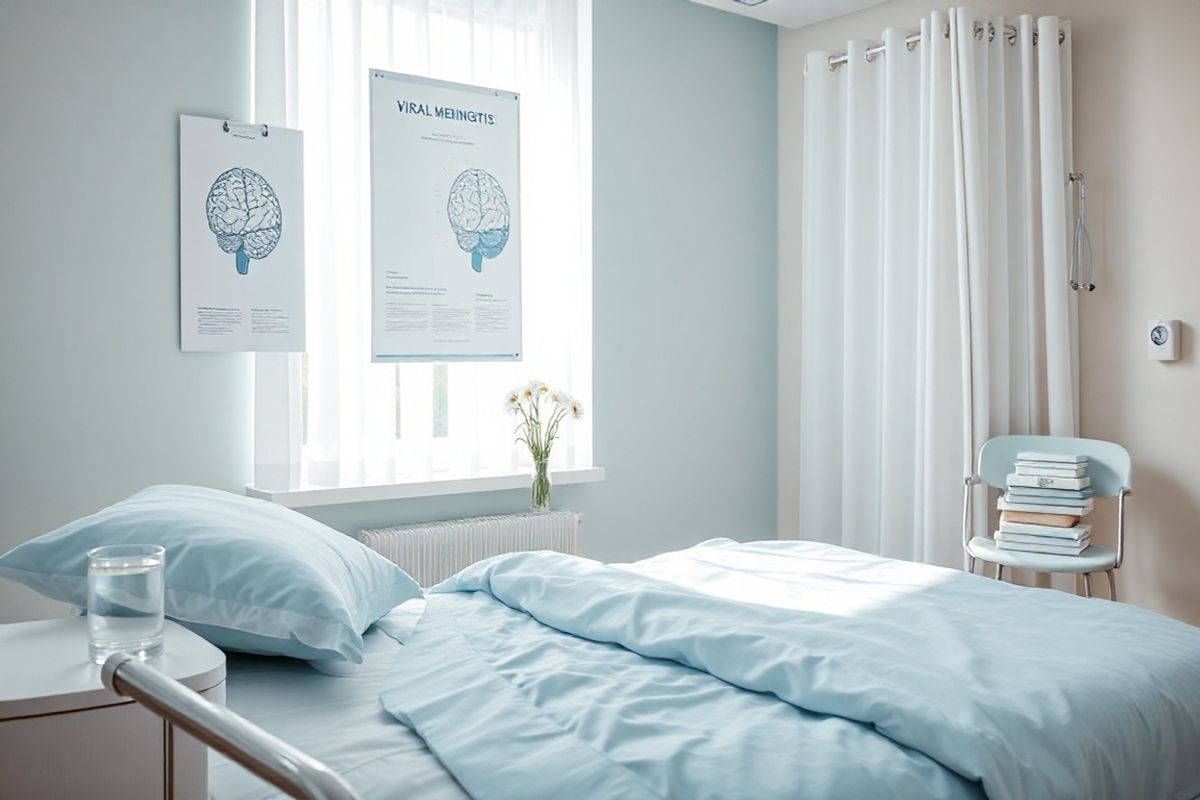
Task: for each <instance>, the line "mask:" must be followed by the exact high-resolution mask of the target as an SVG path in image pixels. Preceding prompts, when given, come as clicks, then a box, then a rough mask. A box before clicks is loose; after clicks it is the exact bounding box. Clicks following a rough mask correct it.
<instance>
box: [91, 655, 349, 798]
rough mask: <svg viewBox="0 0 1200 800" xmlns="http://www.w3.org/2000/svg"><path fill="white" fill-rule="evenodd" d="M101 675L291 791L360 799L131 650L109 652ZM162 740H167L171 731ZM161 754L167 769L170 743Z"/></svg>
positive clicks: (332, 775) (316, 765)
mask: <svg viewBox="0 0 1200 800" xmlns="http://www.w3.org/2000/svg"><path fill="white" fill-rule="evenodd" d="M100 677H101V680H102V681H103V682H104V685H105V687H107V688H108V689H109V690H111V691H113V692H115V693H117V694H119V695H123V696H126V697H130V698H133V699H134V700H135V701H137V702H138V703H139V704H141V705H142V706H144V707H146V708H147V709H149V710H150V711H152V712H153V713H154V714H156V715H158V716H159V717H161V718H162V720H163V722H165V723H166V724H167V726H168V733H169V728H170V727H172V726H174V727H178V728H179V729H180V730H182V731H184V732H186V733H188V734H190V735H191V736H192V737H194V738H195V739H197V740H198V741H200V742H203V743H204V744H206V745H208V746H209V747H211V748H212V749H214V750H216V751H217V752H219V753H221V754H222V755H224V756H226V757H228V758H230V759H232V760H233V761H236V762H237V763H238V764H241V765H242V766H243V767H245V768H246V769H248V770H250V772H252V773H254V774H255V775H257V776H258V777H260V778H262V779H263V780H265V781H267V782H269V783H271V784H272V785H274V786H276V787H277V788H279V789H280V790H281V791H284V792H286V793H287V794H289V795H291V796H292V797H299V798H303V799H304V800H358V795H357V794H355V792H354V790H353V789H351V788H350V786H349V784H347V783H346V782H345V781H344V780H343V779H342V777H341V776H340V775H338V774H337V773H336V772H334V771H333V770H332V769H330V768H329V767H327V766H326V765H324V764H322V763H321V762H320V761H317V760H316V759H315V758H312V757H311V756H308V755H306V754H304V753H302V752H300V751H299V750H297V749H296V748H295V747H292V746H291V745H290V744H288V743H287V742H285V741H283V740H282V739H279V738H277V737H275V736H272V735H271V734H269V733H267V732H266V731H264V730H263V729H262V728H259V727H258V726H256V725H253V724H251V723H250V722H248V721H246V720H245V719H243V718H242V717H239V716H238V715H237V714H235V713H233V712H232V711H230V710H229V709H227V708H224V707H222V706H218V705H214V704H212V703H210V702H209V701H207V700H205V699H204V698H203V697H201V696H200V695H199V694H197V693H196V692H194V691H192V690H191V689H189V688H187V687H186V686H184V685H183V684H181V683H179V682H177V681H175V680H172V679H171V678H169V677H167V676H166V675H164V674H162V673H161V672H159V671H158V670H156V669H154V668H153V667H151V666H148V665H147V664H145V663H143V662H141V661H138V660H137V659H135V658H133V657H132V656H128V655H125V654H124V653H118V654H116V655H114V656H110V657H109V659H108V660H107V661H105V662H104V666H103V668H102V669H101V672H100ZM166 741H168V742H169V741H171V737H170V736H169V735H168V736H167V737H166ZM163 758H164V759H165V760H166V763H165V764H164V765H163V766H164V767H165V769H166V774H171V772H172V770H173V763H172V762H173V754H172V753H171V750H170V748H168V749H167V751H166V753H165V754H164V756H163ZM171 785H172V784H171V782H170V781H168V782H167V786H171ZM168 800H170V798H169V797H168Z"/></svg>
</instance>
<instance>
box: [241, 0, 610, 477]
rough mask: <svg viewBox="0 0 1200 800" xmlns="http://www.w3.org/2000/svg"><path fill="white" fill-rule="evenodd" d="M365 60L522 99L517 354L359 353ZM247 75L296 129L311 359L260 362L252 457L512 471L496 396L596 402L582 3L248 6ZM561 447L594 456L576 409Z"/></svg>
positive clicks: (512, 453) (272, 461) (566, 456)
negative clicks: (386, 356) (452, 357)
mask: <svg viewBox="0 0 1200 800" xmlns="http://www.w3.org/2000/svg"><path fill="white" fill-rule="evenodd" d="M368 68H380V69H386V70H392V71H396V72H406V73H411V74H420V75H427V76H430V77H434V78H441V79H444V80H452V81H459V82H463V83H474V84H479V85H485V86H495V87H498V88H502V89H510V90H514V91H517V92H520V93H521V115H522V116H521V183H522V192H521V204H522V205H521V210H522V216H523V226H524V227H523V229H522V238H523V247H522V270H523V275H522V292H523V296H522V306H523V328H524V347H523V349H524V351H525V360H524V361H523V362H519V363H478V364H460V363H452V364H372V363H370V353H369V339H370V331H369V325H370V319H369V313H370V285H369V276H370V235H369V234H370V231H369V224H370V219H369V208H370V206H369V202H370V200H369V189H370V176H369V161H370V149H369V141H368V135H369V132H368V124H367V85H366V83H367V82H366V75H367V70H368ZM255 69H256V75H255V89H256V96H255V107H256V110H257V112H258V120H259V121H266V122H268V123H269V122H271V121H272V119H271V116H272V112H275V113H274V116H275V117H276V118H281V119H279V121H283V120H282V118H286V121H287V124H288V125H289V126H293V127H298V128H300V129H301V130H303V131H304V151H305V153H304V156H305V158H304V168H305V229H306V230H305V258H306V283H307V296H308V305H307V318H308V320H307V328H308V330H307V339H308V351H307V353H305V354H304V355H303V357H293V359H292V360H291V361H290V362H289V366H288V368H287V369H281V368H271V367H270V363H271V359H281V358H287V357H281V356H270V355H260V356H259V359H260V362H259V364H260V365H259V368H258V369H257V370H256V374H257V386H258V391H259V393H260V394H259V399H258V400H257V401H256V419H257V421H258V432H257V433H256V463H258V464H260V465H261V464H268V465H276V466H278V465H280V464H282V463H287V464H288V465H289V466H290V469H289V470H288V474H289V475H290V478H289V480H290V482H291V483H295V482H296V481H297V480H299V481H301V482H304V483H312V484H317V485H326V486H337V485H352V484H357V483H390V482H394V481H397V480H421V479H428V478H432V477H436V476H438V475H440V474H447V475H449V474H453V475H455V476H470V475H477V474H489V473H504V472H512V471H514V470H516V469H518V468H521V467H522V466H523V464H525V463H527V462H528V454H527V453H524V452H522V451H521V449H520V448H519V447H517V446H515V445H514V443H513V436H512V418H511V417H508V416H506V415H505V414H504V413H503V410H502V406H501V403H502V400H503V395H504V392H505V390H507V389H509V388H511V387H513V386H516V385H520V384H522V383H524V382H525V381H527V380H529V379H530V378H539V379H541V380H544V381H547V382H549V383H551V384H552V385H555V386H561V387H562V388H564V389H566V390H568V391H570V392H572V393H574V394H575V395H576V396H578V397H579V398H580V399H581V400H583V402H584V403H585V405H586V406H589V407H590V402H589V401H590V394H591V153H590V147H591V143H590V129H591V122H590V104H591V100H590V5H589V4H588V3H580V2H577V0H523V1H522V2H513V0H257V4H256V8H255ZM289 386H290V387H291V388H288V387H289ZM280 416H285V417H286V418H287V419H288V420H289V421H291V422H290V423H289V424H286V425H284V424H279V419H278V417H280ZM291 423H294V424H291ZM554 457H555V461H556V463H557V464H558V465H559V466H577V465H584V466H586V465H590V463H591V428H590V421H589V419H588V418H587V417H585V418H584V420H582V421H580V422H576V423H575V424H574V425H573V427H572V428H571V429H569V430H564V431H563V435H562V436H561V437H560V440H559V442H558V443H557V444H556V447H555V454H554ZM260 474H261V473H260ZM276 482H277V481H276ZM256 483H261V479H260V477H259V476H258V475H257V474H256Z"/></svg>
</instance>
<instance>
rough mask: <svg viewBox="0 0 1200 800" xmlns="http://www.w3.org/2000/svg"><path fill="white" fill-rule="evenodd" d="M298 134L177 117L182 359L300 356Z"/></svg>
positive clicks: (301, 164) (300, 182)
mask: <svg viewBox="0 0 1200 800" xmlns="http://www.w3.org/2000/svg"><path fill="white" fill-rule="evenodd" d="M303 168H304V149H303V140H302V136H301V134H300V132H299V131H294V130H287V129H285V128H276V127H268V126H266V125H246V124H241V123H236V122H230V121H227V120H221V119H210V118H208V117H192V116H186V115H185V116H180V118H179V302H180V308H179V324H180V339H181V346H182V348H183V350H184V351H186V352H197V351H230V350H243V351H257V352H301V351H303V350H304V191H303V185H304V177H303Z"/></svg>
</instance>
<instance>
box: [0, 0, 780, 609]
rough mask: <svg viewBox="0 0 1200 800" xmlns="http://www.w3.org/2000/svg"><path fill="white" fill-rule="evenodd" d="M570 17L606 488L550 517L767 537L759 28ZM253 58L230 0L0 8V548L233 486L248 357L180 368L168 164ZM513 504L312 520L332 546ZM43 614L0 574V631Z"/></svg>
mask: <svg viewBox="0 0 1200 800" xmlns="http://www.w3.org/2000/svg"><path fill="white" fill-rule="evenodd" d="M593 28H594V43H593V49H594V53H593V57H594V58H593V72H594V90H593V91H594V99H595V103H594V112H593V113H594V120H595V128H594V156H595V164H596V169H595V197H594V208H595V225H594V243H595V267H594V295H595V303H594V321H595V327H594V342H595V354H594V363H595V376H594V378H595V380H594V384H595V396H594V400H593V405H594V408H593V409H592V416H593V419H594V421H595V457H596V461H597V463H598V464H601V465H603V466H604V467H606V468H607V469H608V480H607V481H606V482H605V483H602V484H592V485H588V486H577V487H562V488H560V489H559V490H557V491H556V494H555V499H556V504H558V505H563V506H570V507H573V508H575V509H578V510H580V511H582V512H583V513H584V514H585V522H584V538H583V542H582V546H583V550H584V552H585V553H586V554H588V555H593V556H596V557H599V558H604V559H627V558H634V557H638V556H641V555H645V554H649V553H652V552H657V551H661V550H666V549H669V548H672V547H676V546H680V545H685V544H689V543H691V542H694V541H699V540H701V539H704V538H708V537H711V536H717V535H726V534H728V535H734V536H740V537H745V538H750V537H755V538H761V537H772V536H774V531H775V472H776V471H775V432H776V424H775V394H776V392H775V352H776V350H775V300H774V296H775V290H774V287H775V277H776V267H775V264H776V258H775V255H776V254H775V232H776V230H775V228H776V221H775V220H776V186H775V180H776V178H775V174H776V147H775V141H776V102H775V87H776V72H775V53H776V45H775V38H776V37H775V30H774V29H773V28H771V27H768V26H766V25H763V24H760V23H756V22H752V21H749V20H746V19H744V18H740V17H735V16H733V15H731V14H725V13H721V12H718V11H714V10H712V9H708V8H704V7H702V6H698V5H695V4H692V3H689V2H687V0H594V21H593ZM164 32H169V33H164ZM249 62H250V4H249V2H248V0H209V1H208V2H203V3H201V2H194V1H193V0H156V2H153V3H147V2H144V0H107V2H105V3H94V2H85V1H84V0H75V2H70V3H65V2H55V3H46V2H42V0H0V97H3V100H4V113H3V114H2V115H0V142H3V143H4V146H2V147H0V185H3V186H4V187H5V188H7V189H9V192H8V196H9V201H8V203H7V205H6V207H5V212H4V214H3V215H0V241H3V243H4V246H3V248H2V249H0V311H2V312H3V313H0V373H3V375H4V387H5V389H4V391H3V392H2V393H0V456H2V458H0V465H2V466H0V478H2V479H0V551H3V550H6V549H7V548H8V547H11V546H14V545H16V544H17V543H19V542H22V541H24V540H26V539H29V538H32V537H34V536H37V535H39V534H41V533H44V532H45V531H47V530H50V529H52V528H54V527H56V526H58V525H61V524H62V523H64V522H67V521H69V520H71V519H73V518H75V517H79V516H82V515H84V514H88V513H90V512H92V511H94V510H96V509H97V508H100V507H102V506H104V505H107V504H109V503H112V502H115V501H117V500H119V499H120V498H122V497H125V496H126V495H128V494H131V493H132V492H134V491H136V490H138V489H140V488H142V487H144V486H146V485H148V484H152V483H169V482H177V483H196V484H202V485H207V486H214V487H218V488H222V489H228V490H231V491H240V490H241V488H242V487H243V486H244V485H245V484H246V482H248V481H249V480H250V475H251V448H252V431H251V429H252V420H251V410H252V405H253V403H252V400H251V397H252V395H251V363H252V360H251V357H250V356H249V355H247V354H220V353H214V354H198V353H188V354H184V353H181V352H180V351H179V344H178V342H179V318H178V274H179V273H178V253H179V241H178V225H177V216H178V193H179V189H178V183H177V180H178V177H177V175H178V173H177V168H176V164H177V159H178V138H177V115H178V114H179V113H180V112H188V113H198V114H209V115H213V116H230V117H235V118H244V117H246V116H248V114H249V105H250V96H249V95H250V93H249V85H248V83H247V81H246V80H245V76H246V75H247V74H248V72H249ZM132 87H136V89H134V88H132ZM527 503H528V500H527V493H526V492H520V491H512V492H495V493H487V494H479V495H473V496H467V497H452V498H434V499H430V500H426V501H416V502H413V501H408V502H403V503H374V504H367V505H354V506H341V507H329V508H322V509H316V510H314V511H313V512H312V515H313V516H314V517H316V518H318V519H321V520H323V521H326V522H328V523H330V524H332V525H334V526H335V527H338V528H339V529H341V530H345V531H352V530H354V529H355V528H358V527H363V526H374V525H384V524H395V523H401V522H408V521H417V520H427V519H438V518H443V519H444V518H446V517H451V516H469V515H475V514H484V513H498V512H507V511H519V510H522V509H524V508H526V507H527ZM58 611H60V608H59V606H58V605H57V604H52V603H50V602H49V601H45V600H43V599H40V598H37V597H36V596H35V595H33V594H32V593H31V592H28V591H27V590H24V589H22V588H21V587H18V586H16V585H15V584H11V583H8V582H5V581H0V622H7V621H14V620H19V619H28V618H31V617H37V616H44V615H50V614H53V613H56V612H58Z"/></svg>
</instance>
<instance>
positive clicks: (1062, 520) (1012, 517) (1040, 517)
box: [1000, 511, 1079, 528]
mask: <svg viewBox="0 0 1200 800" xmlns="http://www.w3.org/2000/svg"><path fill="white" fill-rule="evenodd" d="M1000 521H1001V522H1025V523H1028V524H1030V525H1041V526H1043V527H1047V528H1074V527H1075V526H1076V525H1078V524H1079V517H1077V516H1074V515H1073V514H1061V513H1060V514H1042V513H1037V512H1032V511H1001V512H1000Z"/></svg>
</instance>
